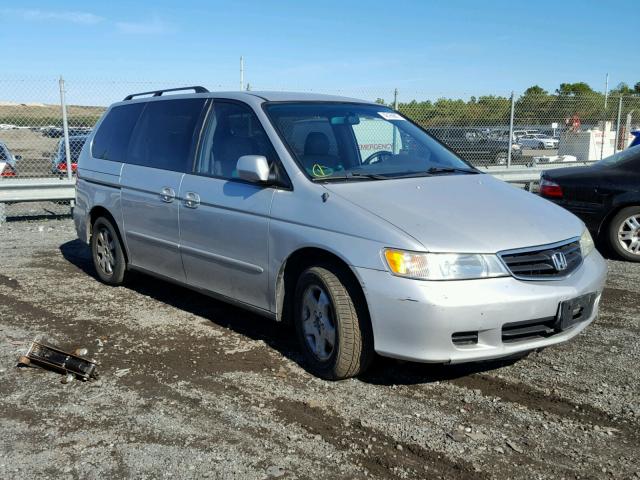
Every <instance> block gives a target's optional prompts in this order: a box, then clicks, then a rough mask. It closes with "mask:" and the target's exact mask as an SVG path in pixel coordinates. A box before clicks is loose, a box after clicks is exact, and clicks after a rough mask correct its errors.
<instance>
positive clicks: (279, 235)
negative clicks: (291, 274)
mask: <svg viewBox="0 0 640 480" xmlns="http://www.w3.org/2000/svg"><path fill="white" fill-rule="evenodd" d="M323 194H324V195H325V196H324V198H323ZM310 247H313V248H319V249H322V250H326V251H328V252H330V253H333V254H334V255H336V256H337V257H339V258H341V259H342V260H343V261H344V262H345V263H346V264H347V265H349V266H351V267H352V269H354V267H361V268H367V269H372V270H386V266H385V264H384V261H383V258H382V249H383V248H384V247H396V248H404V249H407V250H424V246H423V245H422V244H420V243H419V242H418V241H417V240H415V239H414V238H412V237H410V236H408V235H407V234H405V233H404V232H402V231H400V230H399V229H397V228H396V227H394V226H393V225H391V224H390V223H388V222H386V221H385V220H382V219H381V218H379V217H376V216H375V215H373V214H371V213H369V212H367V211H365V210H364V209H362V208H360V207H358V206H356V205H354V204H352V203H350V202H348V201H346V200H344V199H343V198H341V197H340V196H338V195H332V194H331V193H328V192H327V191H326V189H325V188H324V187H322V186H321V185H316V184H312V185H310V186H309V188H308V189H306V188H298V189H296V190H295V191H290V190H278V191H277V192H276V195H274V199H273V205H272V210H271V221H270V226H269V249H270V252H269V275H270V279H269V285H270V287H271V289H272V291H271V292H270V298H271V301H272V302H273V303H272V304H271V308H272V310H273V311H275V310H276V306H275V305H276V300H275V286H276V284H277V279H278V276H279V274H280V272H281V270H282V267H283V266H284V265H285V263H286V261H287V258H288V257H289V256H290V255H291V254H293V253H294V252H296V251H298V250H300V249H302V248H310ZM354 272H355V269H354Z"/></svg>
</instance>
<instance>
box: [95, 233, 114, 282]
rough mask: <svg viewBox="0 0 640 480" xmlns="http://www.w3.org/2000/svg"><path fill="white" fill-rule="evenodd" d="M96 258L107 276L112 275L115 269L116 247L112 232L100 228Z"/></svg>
mask: <svg viewBox="0 0 640 480" xmlns="http://www.w3.org/2000/svg"><path fill="white" fill-rule="evenodd" d="M96 257H97V263H98V266H99V267H100V269H101V270H102V271H103V272H104V273H105V274H107V275H112V274H113V270H114V268H115V263H116V261H115V257H116V245H115V242H114V241H113V237H112V236H111V232H109V230H108V229H107V228H105V227H100V229H99V230H98V233H97V238H96Z"/></svg>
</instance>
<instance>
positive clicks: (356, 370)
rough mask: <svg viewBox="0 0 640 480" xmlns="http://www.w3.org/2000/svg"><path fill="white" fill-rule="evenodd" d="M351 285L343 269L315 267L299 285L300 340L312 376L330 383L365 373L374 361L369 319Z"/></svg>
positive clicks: (296, 317) (296, 321) (297, 325)
mask: <svg viewBox="0 0 640 480" xmlns="http://www.w3.org/2000/svg"><path fill="white" fill-rule="evenodd" d="M349 280H350V279H349V278H348V276H347V275H346V274H345V273H344V272H342V271H341V269H339V268H336V267H334V266H331V265H323V266H314V267H311V268H308V269H307V270H305V271H304V272H303V273H302V275H301V276H300V278H299V279H298V283H297V286H296V295H295V310H294V315H295V316H294V319H295V320H294V321H295V326H296V333H297V336H298V340H299V342H300V345H301V347H302V351H303V353H304V356H305V359H306V360H307V363H308V364H309V366H310V367H311V368H310V369H311V370H312V371H313V373H315V374H316V375H318V376H320V377H322V378H326V379H330V380H340V379H344V378H349V377H353V376H356V375H358V374H360V373H362V372H363V371H364V370H365V369H366V368H367V367H368V366H369V363H370V361H371V358H372V357H373V347H372V342H371V339H370V335H369V330H370V328H369V323H368V322H369V318H368V316H367V314H366V309H365V308H363V305H361V304H360V303H361V300H360V299H359V295H358V294H357V292H356V291H355V285H352V282H350V281H349Z"/></svg>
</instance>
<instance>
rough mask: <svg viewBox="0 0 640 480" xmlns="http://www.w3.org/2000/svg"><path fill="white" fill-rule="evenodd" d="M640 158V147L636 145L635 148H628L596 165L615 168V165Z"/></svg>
mask: <svg viewBox="0 0 640 480" xmlns="http://www.w3.org/2000/svg"><path fill="white" fill-rule="evenodd" d="M638 158H640V145H636V146H635V147H630V148H627V149H626V150H622V151H620V152H618V153H616V154H614V155H611V156H610V157H607V158H605V159H603V160H600V161H599V162H596V163H595V164H594V165H601V166H613V165H618V166H619V165H622V164H625V163H627V162H629V161H633V160H636V159H638Z"/></svg>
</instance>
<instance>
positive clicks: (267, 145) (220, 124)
mask: <svg viewBox="0 0 640 480" xmlns="http://www.w3.org/2000/svg"><path fill="white" fill-rule="evenodd" d="M243 155H263V156H265V157H266V158H267V161H268V162H269V165H272V164H273V162H274V161H275V158H276V154H275V151H274V149H273V147H272V145H271V142H270V141H269V139H268V138H267V134H266V133H265V131H264V130H263V128H262V125H261V124H260V121H259V120H258V118H257V117H256V115H255V113H253V111H252V110H251V109H250V108H249V107H246V106H244V105H240V104H237V103H226V102H220V101H218V102H215V103H214V105H213V108H212V110H211V112H210V114H209V118H208V119H207V127H206V130H205V133H204V138H203V142H202V148H201V150H200V154H199V156H198V161H197V164H196V169H195V171H196V173H199V174H202V175H208V176H212V177H220V178H227V179H234V178H238V174H237V168H236V167H237V164H238V159H239V158H240V157H241V156H243Z"/></svg>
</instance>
